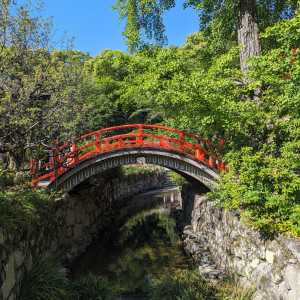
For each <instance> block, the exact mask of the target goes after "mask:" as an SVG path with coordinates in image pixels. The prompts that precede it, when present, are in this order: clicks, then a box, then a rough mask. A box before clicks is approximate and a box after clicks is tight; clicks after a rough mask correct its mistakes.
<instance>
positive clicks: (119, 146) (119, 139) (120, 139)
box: [118, 137, 123, 148]
mask: <svg viewBox="0 0 300 300" xmlns="http://www.w3.org/2000/svg"><path fill="white" fill-rule="evenodd" d="M122 146H123V145H122V137H119V138H118V148H122Z"/></svg>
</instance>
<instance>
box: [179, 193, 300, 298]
mask: <svg viewBox="0 0 300 300" xmlns="http://www.w3.org/2000/svg"><path fill="white" fill-rule="evenodd" d="M182 201H183V214H182V216H181V219H180V220H181V222H180V227H181V229H182V230H183V234H184V237H185V238H186V239H189V240H190V242H191V243H189V249H190V251H191V252H192V253H191V254H192V255H195V256H197V255H198V258H199V260H201V256H202V258H205V257H204V256H203V255H205V253H206V251H203V249H204V250H207V251H208V252H209V253H210V257H211V258H212V260H213V261H214V263H215V265H216V269H217V271H216V272H215V273H216V275H218V274H220V270H221V271H225V272H226V273H227V274H232V273H236V274H238V276H239V280H240V282H241V283H242V285H243V286H246V287H250V286H251V285H252V286H256V288H257V292H256V295H255V299H264V300H265V299H278V300H280V299H286V300H299V299H300V242H299V240H296V239H292V238H286V237H284V236H279V237H277V238H274V239H264V238H263V237H262V236H261V235H260V234H259V232H257V231H255V230H253V229H252V228H250V227H248V226H245V225H243V224H242V223H241V221H240V218H239V214H238V213H234V212H229V211H225V210H223V209H220V208H216V207H215V203H213V202H210V201H208V200H207V197H206V196H201V195H198V194H196V193H195V191H193V190H191V189H184V190H183V192H182ZM185 243H186V244H188V243H187V241H185ZM195 243H196V244H195ZM192 244H193V247H191V245H192ZM196 245H201V246H200V249H199V247H198V248H197V247H195V246H196ZM197 249H198V250H197ZM199 256H200V257H199ZM205 259H206V260H207V261H208V262H209V259H207V257H206V258H205ZM199 269H201V270H203V266H200V268H199ZM201 270H200V271H201ZM213 273H214V272H213ZM213 273H212V274H213ZM221 273H222V272H221Z"/></svg>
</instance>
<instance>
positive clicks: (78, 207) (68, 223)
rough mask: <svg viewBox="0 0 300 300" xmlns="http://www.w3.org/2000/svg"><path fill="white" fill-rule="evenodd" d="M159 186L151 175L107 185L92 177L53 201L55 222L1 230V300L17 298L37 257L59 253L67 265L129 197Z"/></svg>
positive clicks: (160, 176)
mask: <svg viewBox="0 0 300 300" xmlns="http://www.w3.org/2000/svg"><path fill="white" fill-rule="evenodd" d="M163 184H164V177H163V174H160V173H155V172H153V173H148V174H138V175H135V176H128V177H125V178H121V179H120V178H115V179H111V180H109V181H106V182H101V180H98V181H97V179H96V180H94V182H93V185H91V186H89V187H86V188H82V189H80V190H78V191H76V192H74V193H72V194H71V196H70V195H66V196H65V197H63V198H62V199H59V200H58V201H56V204H55V208H54V211H53V212H51V213H53V214H54V215H55V217H54V218H53V217H51V216H50V215H51V214H49V217H47V218H44V219H43V220H35V219H34V218H33V220H32V221H33V223H34V227H35V229H34V230H33V231H32V232H28V233H26V234H24V235H20V234H12V233H9V231H8V230H7V229H4V228H1V227H0V299H1V300H14V299H16V297H17V294H18V291H19V288H20V283H21V281H22V278H23V276H24V273H25V271H26V270H28V268H29V267H30V265H31V263H32V262H33V261H34V260H35V259H36V258H37V257H38V256H39V255H40V254H44V253H51V254H54V255H59V256H60V258H61V261H62V262H66V263H69V264H71V263H72V262H74V260H75V259H76V258H77V257H78V256H79V255H80V254H81V253H83V252H84V251H85V250H86V247H87V246H88V245H90V244H91V242H92V240H93V239H94V238H96V237H97V233H98V232H99V231H102V230H104V229H106V228H110V227H111V226H116V225H117V223H118V221H119V220H120V216H121V215H122V213H121V211H122V209H123V208H124V209H126V207H128V206H130V205H132V204H131V202H130V200H131V196H132V195H135V194H138V193H141V192H144V191H147V190H151V189H157V188H160V187H162V186H163ZM131 210H132V209H131Z"/></svg>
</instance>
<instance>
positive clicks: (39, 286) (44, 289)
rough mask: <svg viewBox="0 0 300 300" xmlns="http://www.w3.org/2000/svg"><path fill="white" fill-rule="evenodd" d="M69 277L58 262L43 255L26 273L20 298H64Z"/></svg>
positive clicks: (51, 299) (58, 299) (48, 299)
mask: <svg viewBox="0 0 300 300" xmlns="http://www.w3.org/2000/svg"><path fill="white" fill-rule="evenodd" d="M66 284H67V278H66V274H65V272H64V271H63V270H62V268H61V266H60V265H59V263H58V262H56V261H55V260H54V259H53V258H51V257H49V256H41V257H40V258H39V259H37V260H36V261H35V262H34V263H33V265H32V266H31V268H30V270H29V271H28V272H27V273H26V274H25V276H24V279H23V281H22V284H21V289H20V294H19V297H18V299H19V300H33V299H35V300H62V299H65V297H66Z"/></svg>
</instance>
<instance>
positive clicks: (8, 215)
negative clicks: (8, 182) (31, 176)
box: [0, 188, 54, 231]
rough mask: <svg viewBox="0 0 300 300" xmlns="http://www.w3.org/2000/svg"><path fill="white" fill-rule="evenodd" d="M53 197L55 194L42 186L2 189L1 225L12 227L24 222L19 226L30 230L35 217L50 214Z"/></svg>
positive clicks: (0, 202) (0, 192) (0, 200)
mask: <svg viewBox="0 0 300 300" xmlns="http://www.w3.org/2000/svg"><path fill="white" fill-rule="evenodd" d="M52 199H53V195H52V194H47V193H46V192H45V191H43V190H42V189H41V188H23V189H19V190H18V189H12V188H11V189H6V190H2V191H1V190H0V212H1V213H0V225H1V226H3V227H11V228H12V227H15V226H14V225H16V226H18V225H20V223H22V226H18V227H20V228H22V230H30V229H31V227H32V220H33V219H39V218H40V217H41V216H44V215H49V213H50V212H51V207H53V204H54V202H53V201H52ZM20 228H18V231H19V230H20Z"/></svg>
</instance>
